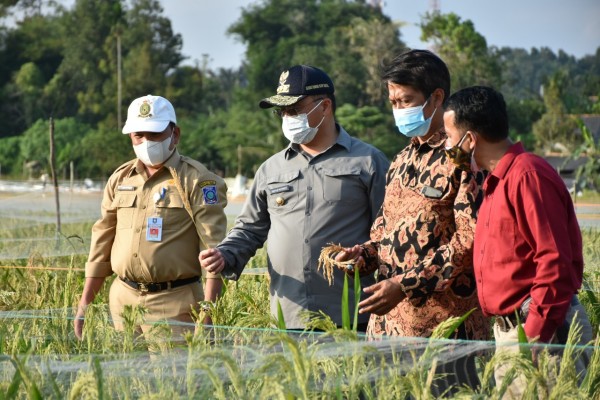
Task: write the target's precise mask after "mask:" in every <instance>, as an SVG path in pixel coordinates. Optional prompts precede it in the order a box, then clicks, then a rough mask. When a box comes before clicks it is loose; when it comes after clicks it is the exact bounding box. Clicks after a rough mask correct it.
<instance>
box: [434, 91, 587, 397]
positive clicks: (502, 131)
mask: <svg viewBox="0 0 600 400" xmlns="http://www.w3.org/2000/svg"><path fill="white" fill-rule="evenodd" d="M444 126H445V128H446V133H447V135H448V140H447V142H446V150H447V152H448V154H449V156H450V157H451V158H453V159H454V160H455V161H456V163H458V164H463V165H464V164H465V163H466V164H468V163H470V164H471V166H472V168H480V169H484V170H487V171H489V175H488V177H487V178H486V181H485V182H484V185H483V190H484V200H483V203H482V205H481V208H480V209H479V214H478V217H477V227H476V230H475V243H474V252H473V263H474V270H475V278H476V284H477V293H478V296H479V302H480V304H481V307H482V309H483V312H484V314H486V315H487V316H493V317H495V318H494V336H495V339H496V342H509V341H512V342H515V341H518V340H517V325H518V324H517V318H516V314H517V313H518V314H519V318H520V321H521V322H523V321H524V329H525V333H526V334H527V337H528V339H529V340H530V341H533V340H535V341H538V342H547V343H549V342H555V343H556V342H558V343H561V342H562V343H564V342H565V340H566V335H565V334H563V331H565V330H566V331H567V332H568V326H567V329H565V325H564V324H565V321H567V322H568V323H570V322H572V320H573V316H574V314H575V312H577V315H578V317H577V320H578V323H579V325H581V326H582V327H583V331H582V333H583V335H582V340H581V342H583V343H585V342H587V341H589V340H591V339H592V333H591V326H590V324H589V321H588V320H587V316H586V314H585V310H584V309H583V307H582V306H581V305H580V304H579V302H578V301H577V297H576V294H577V291H578V290H579V288H580V287H581V282H582V275H583V254H582V244H581V232H580V230H579V224H578V222H577V218H576V216H575V210H574V208H573V203H572V201H571V197H570V195H569V192H568V191H567V188H566V186H565V184H564V182H563V181H562V179H561V178H560V176H559V175H558V174H557V173H556V171H555V170H554V169H553V168H552V167H551V166H550V164H548V163H547V162H546V161H545V160H544V159H542V158H540V157H538V156H536V155H534V154H531V153H527V152H525V150H524V148H523V145H522V144H521V143H520V142H519V143H515V144H513V143H512V141H511V140H510V139H509V138H508V116H507V112H506V103H505V102H504V98H503V97H502V94H500V93H498V92H496V91H495V90H493V89H491V88H488V87H483V86H474V87H470V88H466V89H463V90H460V91H458V92H456V93H455V94H454V95H452V96H451V97H450V98H449V99H448V104H447V107H446V111H445V113H444ZM498 378H499V376H498V374H497V375H496V379H497V381H498ZM500 378H503V376H500ZM512 394H516V393H514V392H513V393H512Z"/></svg>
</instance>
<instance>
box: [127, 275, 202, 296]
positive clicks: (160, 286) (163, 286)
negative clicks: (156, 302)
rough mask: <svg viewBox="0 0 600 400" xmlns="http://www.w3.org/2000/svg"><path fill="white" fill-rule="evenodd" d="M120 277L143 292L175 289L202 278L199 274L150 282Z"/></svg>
mask: <svg viewBox="0 0 600 400" xmlns="http://www.w3.org/2000/svg"><path fill="white" fill-rule="evenodd" d="M119 279H121V280H122V281H123V282H125V283H126V284H127V285H128V286H131V287H132V288H134V289H135V290H139V291H140V292H142V293H157V292H161V291H163V290H168V289H174V288H176V287H180V286H184V285H189V284H190V283H195V282H198V281H199V280H200V278H199V277H197V276H194V277H192V278H185V279H177V280H175V281H168V282H150V283H143V282H134V281H130V280H129V279H126V278H122V277H119Z"/></svg>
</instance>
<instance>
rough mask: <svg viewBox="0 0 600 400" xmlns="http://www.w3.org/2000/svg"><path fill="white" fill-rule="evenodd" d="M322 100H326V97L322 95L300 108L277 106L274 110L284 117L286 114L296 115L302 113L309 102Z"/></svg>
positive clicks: (274, 112)
mask: <svg viewBox="0 0 600 400" xmlns="http://www.w3.org/2000/svg"><path fill="white" fill-rule="evenodd" d="M321 100H325V97H320V98H318V99H313V100H312V101H311V102H310V103H306V104H304V105H303V106H302V107H299V108H296V107H283V108H277V109H275V110H273V114H276V115H277V116H278V117H283V116H285V115H287V116H289V117H295V116H297V115H298V114H302V110H303V109H304V108H306V106H307V105H308V104H314V103H316V102H317V101H321Z"/></svg>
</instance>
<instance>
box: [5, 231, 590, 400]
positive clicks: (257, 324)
mask: <svg viewBox="0 0 600 400" xmlns="http://www.w3.org/2000/svg"><path fill="white" fill-rule="evenodd" d="M10 222H11V221H5V223H4V224H3V226H4V227H7V226H14V224H12V225H11V223H10ZM15 223H16V222H15ZM90 227H91V223H79V222H78V223H71V224H65V225H64V226H63V233H62V235H60V237H59V238H58V239H57V240H56V241H55V242H61V243H62V245H64V246H65V248H67V249H69V248H71V249H72V254H70V255H69V254H64V253H65V252H61V253H60V255H58V256H51V257H49V256H45V255H44V254H45V253H44V252H43V251H40V252H37V253H36V252H33V253H31V254H30V256H29V258H25V259H22V258H20V259H6V258H5V259H3V260H0V264H1V266H2V268H0V399H4V398H6V399H41V398H58V399H63V398H68V399H80V398H81V399H112V398H124V399H164V398H169V399H189V398H194V399H196V398H197V399H207V398H211V399H212V398H215V399H231V398H236V399H237V398H240V399H295V398H300V399H332V398H333V399H354V398H361V399H404V398H415V399H433V398H438V397H449V398H477V399H488V398H491V399H494V398H501V397H502V394H503V392H504V390H505V385H502V384H500V385H496V384H495V382H494V379H493V370H494V368H493V367H494V365H495V364H496V363H498V362H507V361H508V362H510V363H511V365H513V366H514V368H515V370H516V371H518V372H519V373H522V374H524V375H525V376H526V377H527V382H528V386H527V389H526V392H525V396H524V398H531V399H534V398H535V399H540V398H541V399H550V398H556V399H558V398H560V399H563V398H574V399H575V398H577V399H581V398H584V399H585V398H594V399H600V347H599V345H600V342H599V339H598V326H599V325H600V304H599V302H598V296H600V231H598V230H590V229H586V230H584V231H583V236H584V256H585V262H586V267H585V283H584V288H583V289H582V291H581V293H580V300H581V302H582V303H583V304H584V306H585V307H586V310H587V312H588V314H589V316H590V319H591V321H592V323H593V326H594V327H595V332H594V335H595V338H596V340H595V343H594V344H593V346H589V347H581V346H569V345H568V346H566V347H560V346H558V347H557V346H554V347H552V346H548V347H546V348H544V349H543V351H542V352H541V355H540V356H539V357H538V359H537V361H536V362H535V363H534V362H533V361H532V360H531V358H528V357H527V356H525V355H523V354H525V353H523V354H521V355H519V354H517V355H516V356H512V357H509V358H508V360H507V359H501V358H499V357H498V356H495V355H494V344H493V343H492V342H466V341H455V340H447V339H445V338H444V337H445V333H446V332H448V331H449V330H452V329H453V328H452V326H453V325H454V324H455V323H456V321H455V320H450V321H446V323H444V324H442V326H440V327H439V329H438V331H437V332H436V334H435V335H434V338H432V339H422V338H380V339H377V340H367V338H365V337H364V336H362V335H359V334H357V333H356V332H354V331H352V330H351V329H336V327H335V325H334V324H333V323H332V322H331V321H330V320H328V319H327V318H326V317H324V316H320V317H319V316H313V325H314V326H315V327H317V328H319V329H320V330H321V331H320V332H291V331H290V332H288V331H284V330H279V329H277V326H279V323H280V321H276V320H275V319H274V318H273V317H271V315H270V313H269V304H268V281H267V279H268V277H267V276H265V275H244V276H242V278H241V279H240V280H239V281H238V282H226V285H225V287H224V290H223V295H222V297H221V299H220V300H219V301H218V302H217V303H216V304H213V305H210V313H211V316H212V319H213V322H214V324H215V326H214V327H204V326H202V325H198V326H195V333H194V334H189V335H187V336H186V337H185V338H183V340H170V328H169V326H168V325H166V324H156V325H155V326H154V328H153V329H152V331H151V334H148V335H144V336H139V335H137V334H136V333H135V332H134V326H135V324H136V323H138V322H139V321H141V320H143V318H144V310H143V309H129V310H126V312H125V313H124V315H123V320H124V321H125V327H126V329H125V330H124V331H123V332H118V331H115V330H114V329H113V327H112V324H111V320H110V313H109V312H108V310H107V307H106V303H107V298H108V288H109V286H110V285H109V284H110V281H107V283H106V284H105V285H104V287H103V290H102V291H101V293H99V295H98V296H97V298H96V302H95V304H94V305H93V306H91V307H90V308H89V309H88V314H87V317H86V325H85V331H84V339H83V340H82V341H78V340H77V339H76V338H75V336H74V333H73V329H72V324H73V315H74V307H75V306H76V305H77V303H78V300H79V296H80V294H81V290H82V286H83V272H82V271H81V270H80V269H81V268H82V266H83V265H84V263H85V258H86V256H85V255H84V254H77V253H78V252H77V251H75V250H74V249H75V248H76V247H77V246H79V245H82V246H85V242H86V239H85V238H86V237H87V236H89V230H90ZM52 229H53V228H52V224H47V225H41V226H36V227H33V228H23V229H12V228H11V229H5V228H0V241H2V240H16V239H20V240H21V239H23V240H24V239H28V238H29V239H33V238H39V237H48V236H49V235H52V233H53V230H52ZM0 248H1V247H0ZM265 266H266V256H265V252H264V251H260V252H259V253H258V254H257V256H255V257H254V259H253V260H252V261H251V263H250V265H249V266H248V267H247V269H248V268H264V267H265ZM571 334H572V335H575V334H576V332H575V331H572V332H571ZM573 341H574V338H573V337H572V338H571V343H573ZM556 353H561V354H562V362H561V364H560V370H559V371H558V372H557V371H556V365H555V364H554V363H553V362H552V360H553V355H554V354H556ZM583 356H587V357H591V361H590V364H589V365H588V369H587V374H586V375H582V374H580V375H579V376H578V375H577V374H578V373H579V372H578V371H577V369H576V367H575V362H576V361H577V360H579V359H581V358H582V357H583ZM467 358H468V359H470V360H472V361H473V366H474V367H473V370H472V376H471V377H470V378H469V379H468V380H467V381H458V382H456V381H455V380H454V375H456V374H457V373H458V372H459V369H460V367H461V365H463V364H462V361H463V360H464V359H467Z"/></svg>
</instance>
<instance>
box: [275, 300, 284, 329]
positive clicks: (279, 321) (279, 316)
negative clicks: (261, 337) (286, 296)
mask: <svg viewBox="0 0 600 400" xmlns="http://www.w3.org/2000/svg"><path fill="white" fill-rule="evenodd" d="M277 328H278V329H281V330H285V329H286V327H285V318H283V310H282V309H281V303H279V300H278V301H277Z"/></svg>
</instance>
